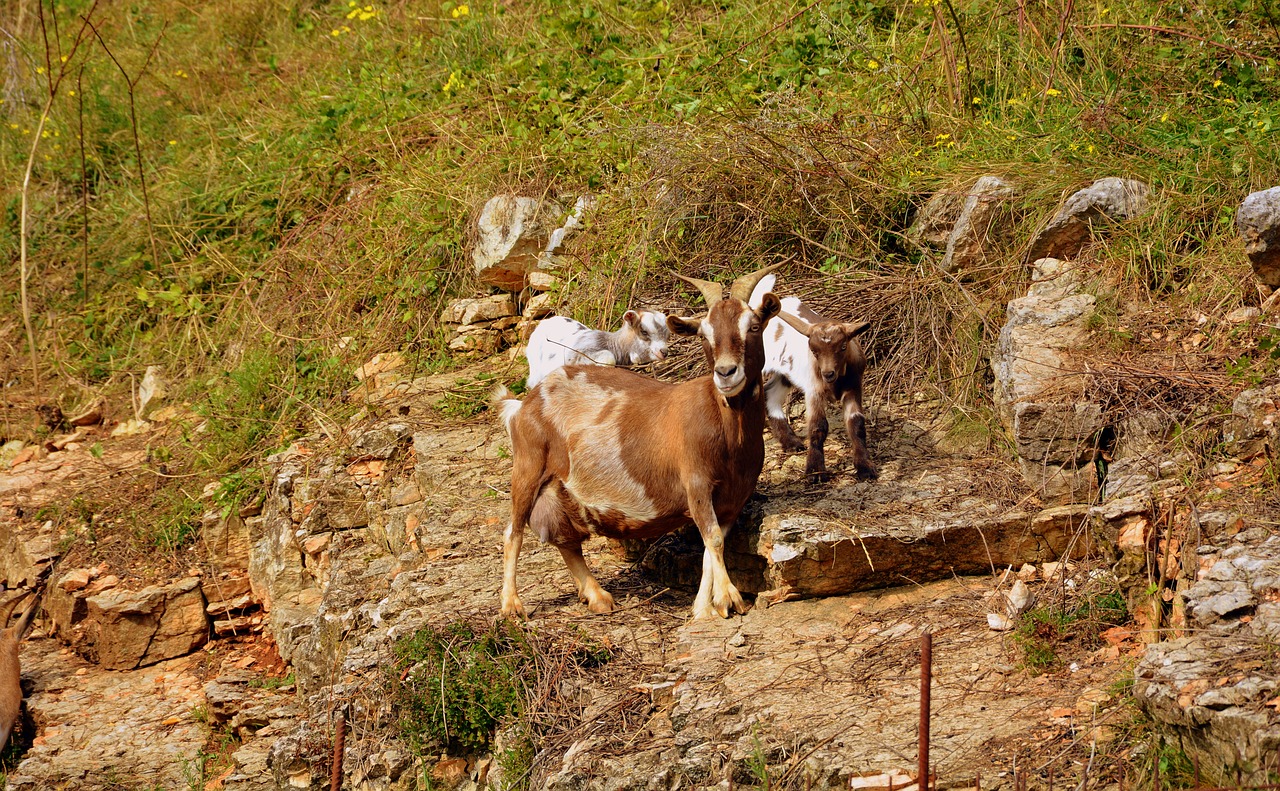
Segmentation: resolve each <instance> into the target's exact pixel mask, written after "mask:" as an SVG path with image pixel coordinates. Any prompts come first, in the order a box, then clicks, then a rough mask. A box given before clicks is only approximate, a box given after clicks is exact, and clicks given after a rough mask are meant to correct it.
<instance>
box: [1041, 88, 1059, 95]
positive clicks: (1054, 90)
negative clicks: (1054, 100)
mask: <svg viewBox="0 0 1280 791" xmlns="http://www.w3.org/2000/svg"><path fill="white" fill-rule="evenodd" d="M1044 93H1045V95H1046V96H1061V95H1062V91H1060V90H1058V89H1057V88H1050V89H1049V90H1047V91H1045V92H1044Z"/></svg>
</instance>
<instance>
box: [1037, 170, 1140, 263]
mask: <svg viewBox="0 0 1280 791" xmlns="http://www.w3.org/2000/svg"><path fill="white" fill-rule="evenodd" d="M1149 192H1150V187H1148V186H1147V185H1146V184H1144V183H1142V182H1141V181H1134V180H1132V179H1121V178H1115V177H1111V178H1104V179H1098V180H1097V181H1095V182H1093V184H1092V185H1090V186H1089V187H1086V188H1085V189H1082V190H1080V191H1078V192H1076V193H1075V194H1073V195H1072V196H1071V197H1069V198H1067V200H1066V202H1065V203H1064V204H1063V205H1062V208H1060V209H1058V212H1057V213H1056V214H1054V216H1053V218H1052V219H1050V220H1049V222H1048V223H1047V224H1046V225H1045V226H1044V228H1042V229H1041V230H1040V232H1039V233H1038V234H1036V236H1035V238H1034V239H1033V240H1032V242H1031V246H1030V248H1029V249H1028V251H1027V256H1026V260H1027V261H1035V260H1037V259H1040V258H1074V257H1075V256H1076V255H1077V254H1079V252H1080V250H1081V248H1083V247H1084V246H1085V244H1086V243H1087V242H1088V241H1089V239H1090V238H1091V236H1092V233H1093V230H1094V228H1095V226H1098V227H1100V226H1102V225H1104V224H1105V223H1107V222H1109V221H1113V220H1130V219H1133V218H1134V217H1137V216H1138V215H1140V214H1142V213H1143V212H1144V211H1146V209H1147V194H1148V193H1149Z"/></svg>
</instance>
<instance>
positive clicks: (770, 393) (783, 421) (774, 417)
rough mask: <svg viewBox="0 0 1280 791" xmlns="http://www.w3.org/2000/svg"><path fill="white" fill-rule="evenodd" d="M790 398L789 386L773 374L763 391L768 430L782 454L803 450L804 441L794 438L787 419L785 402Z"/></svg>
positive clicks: (794, 434) (793, 432)
mask: <svg viewBox="0 0 1280 791" xmlns="http://www.w3.org/2000/svg"><path fill="white" fill-rule="evenodd" d="M790 397H791V385H790V384H789V383H788V382H787V381H786V379H784V378H783V376H782V374H774V376H773V379H772V380H771V381H770V382H769V384H768V385H767V386H766V387H765V389H764V403H765V411H766V412H767V413H768V415H769V430H770V431H771V432H773V436H774V439H776V440H778V444H779V445H781V446H782V452H783V453H800V452H801V451H803V450H804V440H802V439H800V437H798V436H796V432H795V429H793V428H791V420H790V419H789V418H788V417H787V400H788V399H789V398H790Z"/></svg>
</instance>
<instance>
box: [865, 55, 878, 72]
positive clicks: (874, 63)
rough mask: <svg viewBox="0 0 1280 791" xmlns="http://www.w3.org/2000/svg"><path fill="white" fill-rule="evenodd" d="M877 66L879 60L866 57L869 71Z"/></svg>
mask: <svg viewBox="0 0 1280 791" xmlns="http://www.w3.org/2000/svg"><path fill="white" fill-rule="evenodd" d="M878 68H880V61H878V60H876V59H875V58H868V59H867V69H869V70H870V71H875V70H876V69H878Z"/></svg>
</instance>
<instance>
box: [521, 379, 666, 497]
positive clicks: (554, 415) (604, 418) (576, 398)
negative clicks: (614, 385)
mask: <svg viewBox="0 0 1280 791" xmlns="http://www.w3.org/2000/svg"><path fill="white" fill-rule="evenodd" d="M563 371H564V369H560V370H559V371H557V372H556V373H554V374H552V375H551V376H548V377H547V379H546V383H545V384H544V385H543V398H544V399H545V401H546V407H545V409H544V412H545V414H546V415H547V417H548V419H549V420H550V422H551V425H552V426H554V427H555V430H556V431H557V432H558V433H559V434H560V436H562V437H564V438H565V444H566V445H567V446H568V449H569V478H568V480H566V481H565V488H566V489H568V490H569V493H570V494H572V495H573V497H574V499H576V500H577V501H578V503H579V504H581V505H582V507H583V508H584V509H587V510H591V511H597V512H600V511H621V512H622V513H623V514H625V515H626V516H627V517H628V518H631V519H638V520H642V521H648V520H651V519H656V518H657V517H658V509H657V506H656V505H655V504H654V502H653V500H651V499H650V498H649V495H648V493H647V492H646V491H645V488H644V485H643V484H642V483H640V481H638V480H636V479H635V478H634V477H633V476H632V475H631V473H630V472H629V471H628V470H627V468H626V465H625V464H624V463H623V460H622V437H623V435H624V432H625V427H624V426H623V425H622V410H621V406H622V404H623V403H624V401H625V398H626V394H625V393H624V392H622V391H615V390H608V389H605V388H603V387H599V386H597V385H593V384H590V383H588V382H587V381H586V375H585V374H582V373H579V374H578V375H577V376H576V377H574V379H573V380H572V381H570V380H568V378H567V377H565V376H564V373H563ZM557 374H558V376H557ZM561 380H564V381H563V383H562V381H561ZM610 407H612V410H611V412H610V411H609V410H610Z"/></svg>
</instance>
